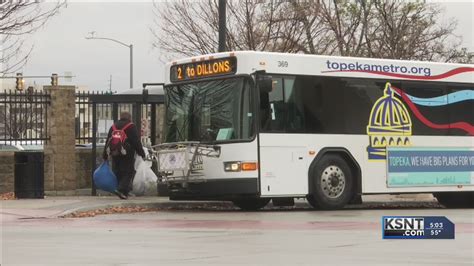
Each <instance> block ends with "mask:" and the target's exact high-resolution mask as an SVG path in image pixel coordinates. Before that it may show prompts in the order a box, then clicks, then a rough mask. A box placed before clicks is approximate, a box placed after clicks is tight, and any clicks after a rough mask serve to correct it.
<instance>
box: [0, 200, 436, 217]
mask: <svg viewBox="0 0 474 266" xmlns="http://www.w3.org/2000/svg"><path fill="white" fill-rule="evenodd" d="M363 202H364V203H363V204H362V205H358V206H360V208H364V207H367V208H371V206H372V207H373V206H382V207H387V206H388V207H390V206H393V207H396V206H400V205H401V206H403V205H404V204H409V205H413V204H434V205H436V204H437V202H436V200H435V199H434V198H433V197H432V196H431V194H410V195H369V196H363ZM295 205H296V207H298V208H310V206H309V205H308V203H307V202H306V200H296V202H295ZM137 206H138V207H143V208H155V209H193V208H203V206H204V207H211V208H219V207H221V208H229V207H230V206H232V205H231V204H230V203H229V202H203V201H170V200H169V199H168V198H167V197H156V196H150V197H131V198H129V199H128V200H120V199H118V198H117V197H115V196H96V197H93V196H74V197H46V198H45V199H19V200H2V201H0V213H1V215H2V219H6V218H7V219H9V220H11V219H32V218H57V217H60V216H63V215H67V214H70V213H74V212H84V211H91V210H97V209H106V208H113V207H137ZM351 206H352V205H351Z"/></svg>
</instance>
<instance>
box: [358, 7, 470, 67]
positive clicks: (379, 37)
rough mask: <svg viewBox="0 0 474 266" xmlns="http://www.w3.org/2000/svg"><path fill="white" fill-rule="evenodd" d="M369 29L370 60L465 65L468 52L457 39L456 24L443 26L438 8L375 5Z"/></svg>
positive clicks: (367, 39)
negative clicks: (422, 61) (441, 62)
mask: <svg viewBox="0 0 474 266" xmlns="http://www.w3.org/2000/svg"><path fill="white" fill-rule="evenodd" d="M372 14H373V17H372V18H371V21H373V22H377V23H369V25H368V27H367V34H366V41H367V43H368V46H369V47H370V48H371V49H369V56H371V57H379V58H395V59H415V60H429V61H446V62H453V61H460V62H465V61H466V60H465V59H466V58H465V56H468V57H469V55H468V53H466V50H464V53H463V50H462V49H461V48H460V43H461V38H459V37H457V36H455V35H454V30H455V29H456V26H457V24H456V21H455V20H454V19H451V20H450V21H449V22H448V23H446V24H440V21H441V19H440V16H441V14H442V9H441V8H440V7H439V6H438V5H435V4H431V3H425V2H405V1H399V0H397V1H387V2H384V1H375V2H374V5H373V12H372ZM470 57H471V58H472V55H471V56H470Z"/></svg>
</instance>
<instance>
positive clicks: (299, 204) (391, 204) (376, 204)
mask: <svg viewBox="0 0 474 266" xmlns="http://www.w3.org/2000/svg"><path fill="white" fill-rule="evenodd" d="M114 207H125V208H126V207H143V208H149V209H165V210H166V209H179V210H184V211H189V210H193V209H194V210H199V209H200V208H201V209H202V208H204V209H215V208H225V209H229V210H238V208H237V207H235V206H234V205H233V204H232V203H231V202H229V201H162V202H159V201H158V202H127V201H121V202H117V203H107V204H102V205H91V206H86V207H77V208H72V209H69V210H65V211H63V212H61V213H59V214H56V215H53V216H52V217H51V218H64V216H67V215H69V214H72V213H80V212H87V211H95V210H100V209H108V208H114ZM420 207H423V208H443V207H442V206H441V205H440V204H439V203H438V202H436V201H430V200H422V201H421V200H417V201H403V200H401V201H400V200H398V201H366V202H364V203H362V204H352V205H347V206H346V207H345V208H344V209H346V210H358V209H367V210H370V209H391V208H400V209H401V210H403V209H410V208H420ZM285 208H288V209H292V208H293V209H308V210H317V209H314V208H312V207H311V205H309V203H308V202H306V201H305V200H297V201H295V205H294V206H292V207H275V206H273V204H272V203H270V204H269V205H268V206H267V207H266V208H265V209H273V210H282V209H285ZM321 211H322V210H321Z"/></svg>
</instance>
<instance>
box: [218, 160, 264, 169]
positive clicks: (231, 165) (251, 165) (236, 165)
mask: <svg viewBox="0 0 474 266" xmlns="http://www.w3.org/2000/svg"><path fill="white" fill-rule="evenodd" d="M257 169H258V164H257V163H256V162H239V161H236V162H224V171H226V172H240V171H255V170H257Z"/></svg>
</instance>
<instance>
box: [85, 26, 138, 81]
mask: <svg viewBox="0 0 474 266" xmlns="http://www.w3.org/2000/svg"><path fill="white" fill-rule="evenodd" d="M86 39H87V40H107V41H112V42H115V43H118V44H120V45H123V46H125V47H128V48H129V49H130V89H133V44H126V43H123V42H121V41H119V40H115V39H112V38H105V37H95V36H94V32H92V33H91V36H87V37H86Z"/></svg>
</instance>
